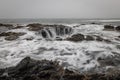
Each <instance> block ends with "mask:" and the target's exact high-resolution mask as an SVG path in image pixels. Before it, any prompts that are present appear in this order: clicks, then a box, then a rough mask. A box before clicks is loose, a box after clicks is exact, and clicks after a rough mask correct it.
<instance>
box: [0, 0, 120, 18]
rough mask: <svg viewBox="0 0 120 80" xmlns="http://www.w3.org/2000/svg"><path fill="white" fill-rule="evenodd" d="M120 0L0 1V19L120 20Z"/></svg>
mask: <svg viewBox="0 0 120 80" xmlns="http://www.w3.org/2000/svg"><path fill="white" fill-rule="evenodd" d="M119 8H120V0H0V18H120V10H119Z"/></svg>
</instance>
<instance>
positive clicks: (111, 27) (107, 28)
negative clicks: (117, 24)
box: [104, 25, 114, 30]
mask: <svg viewBox="0 0 120 80" xmlns="http://www.w3.org/2000/svg"><path fill="white" fill-rule="evenodd" d="M104 30H114V26H112V25H104Z"/></svg>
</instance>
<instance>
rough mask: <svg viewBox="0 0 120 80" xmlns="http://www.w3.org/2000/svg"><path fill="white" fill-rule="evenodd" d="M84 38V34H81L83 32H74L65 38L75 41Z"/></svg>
mask: <svg viewBox="0 0 120 80" xmlns="http://www.w3.org/2000/svg"><path fill="white" fill-rule="evenodd" d="M84 39H85V38H84V35H83V34H74V35H72V36H71V37H68V38H67V39H66V40H68V41H75V42H77V41H82V40H84Z"/></svg>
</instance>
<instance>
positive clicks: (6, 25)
mask: <svg viewBox="0 0 120 80" xmlns="http://www.w3.org/2000/svg"><path fill="white" fill-rule="evenodd" d="M3 26H4V27H6V28H8V29H12V28H14V26H13V25H12V24H2V23H0V27H3Z"/></svg>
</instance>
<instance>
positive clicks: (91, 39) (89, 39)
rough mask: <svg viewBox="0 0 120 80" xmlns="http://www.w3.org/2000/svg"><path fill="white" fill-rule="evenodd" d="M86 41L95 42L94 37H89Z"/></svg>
mask: <svg viewBox="0 0 120 80" xmlns="http://www.w3.org/2000/svg"><path fill="white" fill-rule="evenodd" d="M85 40H87V41H93V40H94V37H92V36H89V35H87V36H86V38H85Z"/></svg>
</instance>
